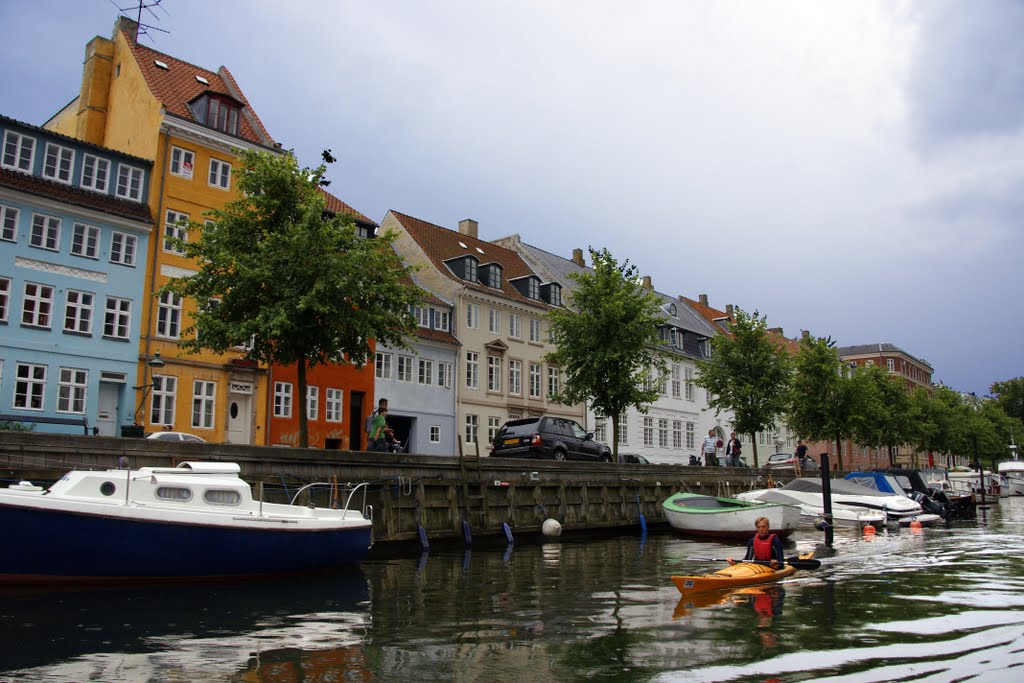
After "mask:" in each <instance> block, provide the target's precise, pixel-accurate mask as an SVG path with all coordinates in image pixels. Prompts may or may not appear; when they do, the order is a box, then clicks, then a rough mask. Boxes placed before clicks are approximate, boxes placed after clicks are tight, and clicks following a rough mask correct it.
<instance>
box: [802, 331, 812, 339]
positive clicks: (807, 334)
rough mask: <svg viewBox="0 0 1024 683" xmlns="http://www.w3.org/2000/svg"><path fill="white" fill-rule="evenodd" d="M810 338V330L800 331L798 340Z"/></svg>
mask: <svg viewBox="0 0 1024 683" xmlns="http://www.w3.org/2000/svg"><path fill="white" fill-rule="evenodd" d="M810 336H811V331H810V330H800V338H801V339H807V338H808V337H810Z"/></svg>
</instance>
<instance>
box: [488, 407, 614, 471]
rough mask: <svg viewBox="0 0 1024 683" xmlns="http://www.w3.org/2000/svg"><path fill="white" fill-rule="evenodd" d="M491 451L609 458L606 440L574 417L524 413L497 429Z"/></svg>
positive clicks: (517, 455) (496, 453)
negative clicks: (580, 423) (523, 416)
mask: <svg viewBox="0 0 1024 683" xmlns="http://www.w3.org/2000/svg"><path fill="white" fill-rule="evenodd" d="M491 455H492V456H495V457H499V458H553V459H554V460H601V461H604V462H611V461H612V451H611V449H610V448H608V445H607V444H604V443H601V442H600V441H594V435H593V434H592V433H590V432H588V431H586V430H584V429H583V427H581V426H580V425H579V423H578V422H576V421H575V420H570V419H568V418H564V417H551V416H547V415H545V416H543V417H525V418H522V419H520V420H509V421H508V422H506V423H505V424H503V425H502V426H501V429H499V430H498V435H497V436H496V437H495V439H494V443H492V444H491Z"/></svg>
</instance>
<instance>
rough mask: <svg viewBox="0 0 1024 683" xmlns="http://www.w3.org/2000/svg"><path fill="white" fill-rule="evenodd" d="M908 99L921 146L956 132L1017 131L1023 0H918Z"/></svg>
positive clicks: (1022, 113) (1023, 68)
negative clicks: (916, 37) (919, 3)
mask: <svg viewBox="0 0 1024 683" xmlns="http://www.w3.org/2000/svg"><path fill="white" fill-rule="evenodd" d="M919 8H920V14H919V19H920V23H919V31H920V33H919V36H918V41H917V47H916V49H915V51H914V55H913V61H912V63H911V69H910V80H909V100H910V101H909V105H910V115H911V121H912V124H913V126H914V134H915V140H916V142H917V143H918V145H919V146H920V147H921V149H922V150H927V149H930V148H932V147H933V146H934V145H936V144H942V143H943V142H945V141H948V140H950V139H956V138H961V137H973V136H987V135H1002V134H1013V133H1016V132H1018V131H1020V130H1021V128H1022V126H1024V39H1022V36H1024V2H1020V0H972V1H971V2H958V1H955V0H944V1H942V2H933V3H925V4H923V5H920V6H919Z"/></svg>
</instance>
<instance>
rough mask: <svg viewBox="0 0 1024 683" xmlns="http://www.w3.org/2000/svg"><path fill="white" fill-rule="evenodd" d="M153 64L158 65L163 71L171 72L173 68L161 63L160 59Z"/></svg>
mask: <svg viewBox="0 0 1024 683" xmlns="http://www.w3.org/2000/svg"><path fill="white" fill-rule="evenodd" d="M153 63H154V64H156V65H157V66H158V67H160V68H161V69H163V70H164V71H170V70H171V67H169V66H167V65H166V64H164V63H163V62H161V61H160V60H159V59H154V60H153Z"/></svg>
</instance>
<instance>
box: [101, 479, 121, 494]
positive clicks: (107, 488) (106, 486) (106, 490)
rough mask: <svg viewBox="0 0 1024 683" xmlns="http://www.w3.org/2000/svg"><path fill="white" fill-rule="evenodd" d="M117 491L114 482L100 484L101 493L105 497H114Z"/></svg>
mask: <svg viewBox="0 0 1024 683" xmlns="http://www.w3.org/2000/svg"><path fill="white" fill-rule="evenodd" d="M116 490H117V487H116V486H114V482H112V481H105V482H103V483H102V484H100V493H102V494H103V495H104V496H112V495H114V491H116Z"/></svg>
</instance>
